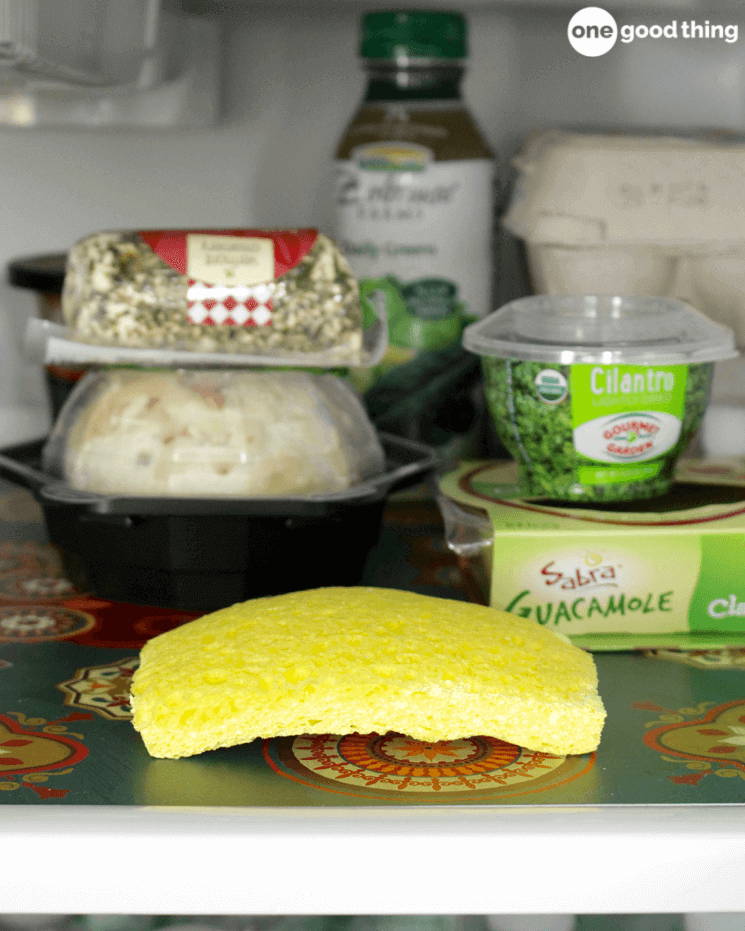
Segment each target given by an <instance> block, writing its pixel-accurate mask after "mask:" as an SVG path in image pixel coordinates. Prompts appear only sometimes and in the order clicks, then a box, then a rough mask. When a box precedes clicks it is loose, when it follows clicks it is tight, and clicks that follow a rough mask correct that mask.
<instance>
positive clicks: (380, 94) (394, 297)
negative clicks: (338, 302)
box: [335, 10, 495, 454]
mask: <svg viewBox="0 0 745 931" xmlns="http://www.w3.org/2000/svg"><path fill="white" fill-rule="evenodd" d="M360 54H361V58H362V59H363V62H364V66H365V69H366V72H367V88H366V91H365V96H364V100H363V102H362V104H361V106H360V107H359V109H358V111H357V113H356V114H355V115H354V117H353V118H352V121H351V123H350V124H349V126H348V127H347V130H346V132H345V134H344V136H343V138H342V140H341V142H340V143H339V145H338V147H337V150H336V156H335V157H336V201H335V225H336V229H335V235H336V239H337V242H338V243H339V245H340V247H341V248H342V250H343V251H344V253H345V255H346V257H347V259H348V260H349V262H350V264H351V266H352V268H353V270H354V271H355V273H356V275H357V276H358V278H359V279H360V287H361V290H362V291H363V293H365V294H367V295H368V296H369V297H370V299H371V300H372V301H373V302H374V303H378V304H379V305H382V306H384V307H385V312H386V314H387V318H388V335H389V350H388V353H387V355H386V357H385V358H384V359H383V361H382V363H381V364H380V365H379V366H377V367H376V368H375V369H373V370H366V371H362V370H358V371H356V372H354V373H353V376H352V377H353V380H355V381H356V383H357V384H358V386H359V387H361V388H362V389H363V390H364V392H365V400H366V403H367V406H368V410H369V412H370V415H371V417H372V418H373V420H374V421H375V423H376V424H377V425H378V426H379V427H380V428H381V429H388V430H391V431H392V432H395V433H398V434H400V435H407V436H409V437H411V438H415V439H421V440H423V441H425V442H430V443H433V444H435V445H438V446H442V447H446V448H448V449H449V450H451V451H452V452H454V453H456V454H457V453H459V452H460V451H461V450H462V447H463V445H464V443H466V442H467V438H468V437H469V435H471V436H472V433H473V430H474V426H475V421H476V418H477V416H478V412H477V406H478V401H477V400H476V395H477V394H478V390H477V382H478V366H477V365H475V364H474V360H473V358H472V357H470V354H466V353H465V352H464V351H463V349H462V348H461V345H460V339H461V333H462V331H463V327H464V326H465V324H466V323H468V322H470V321H471V320H474V319H477V318H479V317H483V316H484V315H486V314H487V313H489V312H490V311H491V310H493V307H492V303H491V288H492V276H493V230H494V208H495V198H494V179H495V158H494V154H493V152H492V151H491V149H490V148H489V145H488V143H487V142H486V140H485V139H484V137H483V136H482V134H481V132H480V130H479V128H478V126H477V125H476V122H475V120H474V119H473V117H472V116H471V114H470V113H469V111H468V108H467V107H466V104H465V103H464V101H463V99H462V94H461V84H462V80H463V76H464V71H465V63H466V58H467V46H466V22H465V19H464V17H463V16H462V15H461V14H460V13H453V12H446V11H427V10H414V11H405V10H393V11H387V12H376V13H368V14H366V15H365V16H364V17H363V20H362V35H361V43H360Z"/></svg>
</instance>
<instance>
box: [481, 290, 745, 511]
mask: <svg viewBox="0 0 745 931" xmlns="http://www.w3.org/2000/svg"><path fill="white" fill-rule="evenodd" d="M463 345H464V347H465V348H466V349H468V350H470V351H471V352H474V353H477V354H478V355H480V356H481V357H482V366H483V371H484V380H485V391H486V399H487V406H488V408H489V412H490V414H491V417H492V419H493V421H494V426H495V428H496V430H497V433H498V435H499V438H500V439H501V441H502V443H503V444H504V445H505V447H506V449H507V450H508V451H509V452H510V454H511V455H512V456H513V457H514V459H515V460H516V461H517V462H518V463H519V464H520V493H521V494H523V495H529V496H535V495H538V496H548V497H551V498H558V499H563V500H569V501H581V500H597V501H603V500H604V501H629V500H634V499H637V498H649V497H654V496H656V495H661V494H664V493H665V492H666V491H667V490H668V489H669V487H670V484H671V482H672V474H673V470H674V467H675V463H676V461H677V459H678V457H679V456H680V455H681V453H682V452H683V451H684V449H685V448H686V447H687V446H688V444H689V442H690V440H691V439H692V438H693V436H694V434H695V432H696V431H697V429H698V428H699V426H700V424H701V421H702V419H703V415H704V412H705V410H706V405H707V403H708V399H709V391H710V387H711V379H712V374H713V368H714V363H715V362H716V361H718V360H721V359H728V358H733V357H735V356H736V355H737V351H736V349H735V345H734V336H733V333H732V331H731V330H730V329H729V328H727V327H724V326H721V325H719V324H716V323H713V322H712V321H711V320H709V319H707V318H706V317H705V316H704V315H703V314H701V313H699V312H698V311H697V310H695V309H694V308H693V307H690V306H688V305H687V304H685V303H683V302H681V301H676V300H672V299H665V298H655V297H620V296H616V297H610V296H608V297H605V296H598V295H584V296H551V295H540V296H536V297H528V298H522V299H520V300H517V301H513V302H511V303H509V304H507V305H505V306H504V307H502V308H501V309H500V310H498V311H496V312H495V313H493V314H490V315H489V316H488V317H486V318H484V319H483V320H481V321H478V322H476V323H473V324H471V325H469V326H468V327H467V328H466V330H465V331H464V334H463Z"/></svg>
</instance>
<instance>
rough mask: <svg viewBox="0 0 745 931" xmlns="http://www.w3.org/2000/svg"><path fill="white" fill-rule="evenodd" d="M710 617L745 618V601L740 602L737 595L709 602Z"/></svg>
mask: <svg viewBox="0 0 745 931" xmlns="http://www.w3.org/2000/svg"><path fill="white" fill-rule="evenodd" d="M708 614H709V617H714V618H723V617H744V616H745V601H738V600H737V596H736V595H730V596H729V597H728V598H715V599H714V600H713V601H711V602H709V609H708Z"/></svg>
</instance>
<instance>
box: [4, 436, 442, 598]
mask: <svg viewBox="0 0 745 931" xmlns="http://www.w3.org/2000/svg"><path fill="white" fill-rule="evenodd" d="M380 439H381V442H382V443H383V448H384V450H385V453H386V470H385V472H384V473H383V474H381V475H380V476H377V477H376V478H374V479H371V480H369V481H366V482H363V483H361V484H359V485H356V486H354V487H353V488H351V489H349V491H346V492H340V493H337V494H332V495H311V496H304V497H297V498H229V499H227V498H156V497H138V498H134V497H124V496H122V497H118V496H111V495H99V494H94V493H89V492H80V491H77V490H76V489H74V488H71V487H70V486H69V485H68V484H67V483H66V482H64V481H61V480H60V479H57V478H54V477H52V476H50V475H47V474H45V473H44V472H43V471H42V470H41V467H40V465H39V463H40V458H41V449H42V447H43V444H44V441H43V440H40V441H37V442H36V443H28V444H24V445H22V446H15V447H12V448H9V449H6V450H4V451H3V452H2V454H0V475H2V476H3V477H5V478H7V479H9V480H10V481H12V482H14V483H15V484H18V485H22V486H23V487H25V488H28V489H30V490H31V491H32V492H33V494H34V496H35V498H36V499H37V501H39V503H40V504H41V507H42V509H43V511H44V518H45V522H46V526H47V532H48V534H49V539H50V542H51V543H52V544H53V545H54V546H56V547H57V549H58V550H59V551H60V553H61V555H62V558H63V561H64V564H65V569H66V571H67V573H68V575H69V576H70V578H71V579H72V581H73V582H75V584H76V585H77V587H78V588H81V589H83V590H88V591H91V592H93V593H94V594H96V595H98V596H100V597H103V598H109V599H112V600H115V601H125V602H131V603H136V604H146V605H158V606H163V607H170V608H181V609H182V610H187V611H212V610H215V609H217V608H221V607H225V606H227V605H229V604H233V603H235V602H237V601H243V600H245V599H247V598H254V597H259V596H261V595H274V594H281V593H284V592H288V591H299V590H301V589H305V588H317V587H320V586H325V585H355V584H358V583H359V581H360V580H361V578H362V575H363V573H364V569H365V563H366V561H367V557H368V554H369V552H370V550H371V549H372V547H373V546H374V544H375V542H376V541H377V538H378V535H379V533H380V524H381V519H382V515H383V509H384V507H385V503H386V500H387V497H388V495H389V494H390V493H391V492H393V491H397V490H400V489H403V488H405V487H407V486H409V485H413V484H416V483H418V482H419V481H421V480H422V479H423V478H424V476H425V475H427V474H428V473H429V472H431V471H433V470H434V469H435V468H436V467H437V465H438V464H439V461H440V460H439V457H438V454H437V453H436V452H435V451H434V450H433V449H431V448H430V447H428V446H425V445H424V444H421V443H417V442H414V441H412V440H405V439H403V438H400V437H397V436H393V435H389V434H382V433H381V434H380Z"/></svg>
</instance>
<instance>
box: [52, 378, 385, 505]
mask: <svg viewBox="0 0 745 931" xmlns="http://www.w3.org/2000/svg"><path fill="white" fill-rule="evenodd" d="M43 463H44V468H45V471H47V472H48V473H49V474H51V475H56V476H57V477H59V478H63V479H65V480H66V481H67V482H68V483H69V484H70V486H71V487H73V488H76V489H78V490H81V491H95V492H100V493H102V494H119V495H121V494H128V495H137V496H155V497H187V496H199V497H234V498H235V497H259V496H274V497H277V496H283V495H291V496H302V495H313V494H329V493H335V492H342V491H346V490H347V489H349V488H350V487H352V486H353V485H357V484H359V483H360V482H363V481H365V480H366V479H369V478H372V477H374V476H376V475H378V474H380V473H381V472H382V471H383V469H384V466H385V456H384V453H383V449H382V446H381V444H380V441H379V439H378V436H377V433H376V432H375V428H374V427H373V425H372V423H371V422H370V420H369V418H368V416H367V413H366V411H365V409H364V407H363V405H362V402H361V400H360V399H359V397H358V395H357V393H356V392H355V390H354V389H353V388H351V387H350V385H349V384H348V383H347V382H346V381H345V380H344V379H342V378H339V377H338V376H335V375H331V374H309V373H306V372H297V371H281V372H280V371H255V370H241V371H221V370H212V369H208V370H199V369H198V370H183V371H182V370H178V369H177V370H170V371H169V370H161V371H152V370H132V369H108V370H104V371H101V372H90V373H89V374H88V375H86V376H85V378H83V379H82V381H80V382H79V383H78V385H77V387H76V388H75V390H74V391H73V393H72V394H71V395H70V397H69V399H68V401H67V402H66V404H65V406H64V408H63V409H62V412H61V414H60V416H59V417H58V419H57V421H56V423H55V425H54V428H53V430H52V433H51V435H50V437H49V441H48V442H47V444H46V447H45V449H44V458H43Z"/></svg>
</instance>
